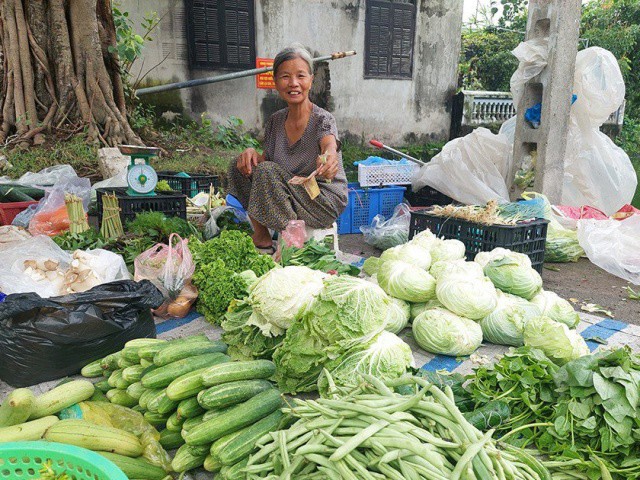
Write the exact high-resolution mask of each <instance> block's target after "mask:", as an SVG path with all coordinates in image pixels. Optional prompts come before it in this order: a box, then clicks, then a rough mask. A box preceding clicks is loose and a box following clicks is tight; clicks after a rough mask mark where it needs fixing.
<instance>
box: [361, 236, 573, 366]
mask: <svg viewBox="0 0 640 480" xmlns="http://www.w3.org/2000/svg"><path fill="white" fill-rule="evenodd" d="M368 262H369V264H368V265H369V266H371V267H374V268H371V269H370V271H372V270H375V281H376V282H377V284H378V285H379V286H380V287H381V288H382V289H383V290H384V291H385V292H386V293H387V294H388V295H389V296H390V297H391V298H392V299H395V302H402V303H395V304H394V307H392V308H391V310H390V313H389V320H388V327H387V329H388V330H389V331H391V332H394V333H399V332H400V331H401V330H402V328H404V327H403V326H404V325H407V323H405V322H406V321H407V320H405V318H406V313H405V312H406V311H407V310H406V307H405V305H406V303H407V302H408V304H409V307H408V311H409V321H411V322H412V332H413V336H414V338H415V339H416V341H417V343H418V344H419V345H420V346H421V347H422V348H423V349H425V350H426V351H428V352H431V353H436V354H444V355H470V354H471V353H473V352H474V351H475V350H476V349H477V348H478V347H479V346H480V344H481V343H482V341H483V339H484V340H486V341H489V342H491V343H495V344H500V345H509V346H522V345H524V344H527V338H528V339H529V340H528V341H529V343H531V342H533V341H534V340H533V339H532V334H531V331H537V332H540V331H541V330H543V329H549V330H550V331H551V330H553V329H556V330H557V331H558V332H559V333H558V334H557V335H555V337H554V338H553V339H552V338H545V337H544V336H542V337H541V338H538V341H539V342H541V343H546V344H550V343H552V342H553V343H554V344H564V345H563V347H560V346H558V345H556V347H555V348H557V349H558V350H559V353H558V355H557V359H558V361H559V362H562V361H563V359H564V358H570V357H571V356H572V355H579V354H582V353H583V352H584V351H585V350H584V348H583V346H582V344H584V341H582V344H581V340H582V339H581V337H580V336H579V335H578V334H577V333H575V332H574V331H571V330H569V329H571V328H575V327H576V326H577V325H578V323H579V321H580V317H579V316H578V313H577V312H575V311H574V309H573V307H572V306H571V304H570V303H569V302H567V301H566V300H564V299H562V298H560V297H558V295H556V294H555V293H553V292H547V291H544V290H543V289H542V278H541V277H540V274H538V272H537V271H536V270H534V269H533V268H532V266H531V260H530V259H529V257H528V256H527V255H525V254H522V253H517V252H513V251H511V250H507V249H505V248H496V249H494V250H492V251H490V252H480V253H478V254H477V255H476V256H475V259H474V261H473V262H469V261H466V259H465V246H464V244H463V243H462V242H460V241H458V240H442V239H439V238H437V237H436V236H435V235H433V234H432V233H431V232H429V231H428V230H426V231H423V232H420V233H419V234H417V235H415V236H414V238H413V239H412V240H411V241H409V242H408V243H406V244H404V245H400V246H398V247H394V248H392V249H389V250H387V251H385V252H384V253H383V254H382V255H381V256H380V258H379V259H376V260H368ZM392 301H393V300H392ZM391 311H393V313H391ZM540 318H544V319H545V321H544V322H543V321H541V320H540ZM546 321H550V322H553V323H556V324H558V326H555V325H548V324H547V323H545V322H546ZM543 327H544V328H543ZM552 327H553V328H552ZM563 327H564V328H566V331H567V332H569V333H568V334H565V333H566V332H565V329H564V328H563ZM567 351H569V352H573V353H566V352H567ZM563 352H564V353H563Z"/></svg>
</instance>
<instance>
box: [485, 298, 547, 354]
mask: <svg viewBox="0 0 640 480" xmlns="http://www.w3.org/2000/svg"><path fill="white" fill-rule="evenodd" d="M540 315H541V313H540V309H539V308H538V307H537V306H536V305H533V304H532V303H531V302H528V301H527V300H525V299H524V298H520V297H517V296H515V295H510V294H508V293H499V294H498V306H497V307H496V309H495V310H494V311H493V312H491V313H490V314H489V315H487V316H486V317H484V318H483V319H482V320H480V322H479V323H480V327H482V336H483V337H484V339H485V340H487V341H489V342H491V343H495V344H497V345H511V346H513V347H520V346H522V345H524V327H525V324H526V322H527V321H528V320H530V319H531V318H534V317H539V316H540Z"/></svg>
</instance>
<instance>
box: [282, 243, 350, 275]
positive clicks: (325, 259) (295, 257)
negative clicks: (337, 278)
mask: <svg viewBox="0 0 640 480" xmlns="http://www.w3.org/2000/svg"><path fill="white" fill-rule="evenodd" d="M280 263H281V265H282V266H283V267H287V266H292V265H295V266H304V267H309V268H311V269H313V270H320V271H321V272H325V273H326V272H336V273H339V274H346V275H353V276H354V277H355V276H358V275H359V274H360V269H359V268H358V267H356V266H354V265H348V264H345V263H342V262H341V261H339V260H338V259H337V258H336V255H335V253H334V252H333V251H332V250H331V248H329V246H328V245H327V244H326V242H320V241H317V240H314V239H313V238H312V239H310V240H309V241H307V242H306V243H305V244H304V247H302V248H297V247H294V246H291V247H283V248H282V255H281V261H280Z"/></svg>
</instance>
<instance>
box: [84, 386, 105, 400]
mask: <svg viewBox="0 0 640 480" xmlns="http://www.w3.org/2000/svg"><path fill="white" fill-rule="evenodd" d="M89 401H91V402H108V401H109V399H108V398H107V396H106V395H105V392H103V391H102V390H98V389H97V388H96V389H95V390H94V391H93V395H91V398H90V399H89Z"/></svg>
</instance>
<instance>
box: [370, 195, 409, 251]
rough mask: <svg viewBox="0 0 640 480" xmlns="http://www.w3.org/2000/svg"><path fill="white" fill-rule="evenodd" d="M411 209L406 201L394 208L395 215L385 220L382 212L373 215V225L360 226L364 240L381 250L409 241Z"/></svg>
mask: <svg viewBox="0 0 640 480" xmlns="http://www.w3.org/2000/svg"><path fill="white" fill-rule="evenodd" d="M410 222H411V211H410V210H409V206H408V205H407V204H406V203H401V204H399V205H397V206H396V208H395V209H394V210H393V215H391V217H389V219H388V220H385V218H384V216H383V215H381V214H378V215H376V216H375V217H373V221H372V222H371V225H368V226H362V227H360V231H361V232H362V234H363V235H364V241H365V242H366V243H368V244H369V245H373V246H374V247H376V248H379V249H380V250H386V249H387V248H392V247H396V246H398V245H402V244H403V243H407V242H408V241H409V224H410Z"/></svg>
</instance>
